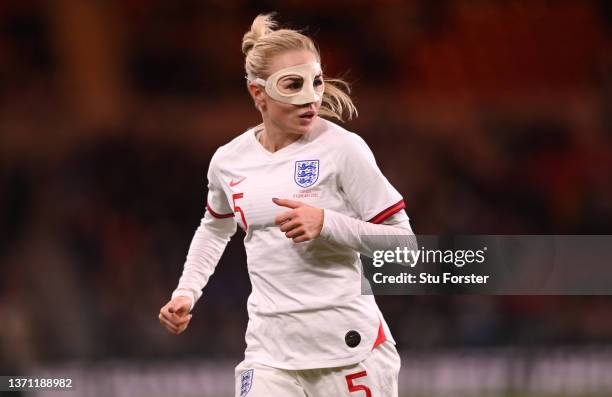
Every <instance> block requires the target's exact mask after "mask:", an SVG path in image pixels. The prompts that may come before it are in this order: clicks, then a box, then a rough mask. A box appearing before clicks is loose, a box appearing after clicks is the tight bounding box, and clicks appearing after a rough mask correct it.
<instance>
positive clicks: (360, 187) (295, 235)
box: [273, 134, 416, 256]
mask: <svg viewBox="0 0 612 397" xmlns="http://www.w3.org/2000/svg"><path fill="white" fill-rule="evenodd" d="M343 149H344V150H343V151H342V152H340V153H339V156H338V164H337V170H338V172H337V174H338V185H339V188H340V189H341V190H342V191H343V192H344V195H345V197H346V199H347V201H348V202H349V204H350V205H351V207H352V208H353V209H354V211H355V212H356V213H357V214H358V216H359V217H360V218H361V219H356V218H352V217H350V216H347V215H344V214H341V213H339V212H336V211H332V210H329V209H325V210H323V209H321V208H316V207H312V206H310V205H307V204H304V203H302V202H299V201H294V200H279V199H274V200H273V201H274V202H275V203H276V204H277V205H281V206H285V207H287V208H289V209H290V211H286V212H283V213H281V214H279V215H278V216H277V217H276V219H275V222H276V224H277V225H279V226H280V229H281V231H282V232H284V233H285V235H286V236H287V237H288V238H291V239H293V241H294V242H296V243H298V242H303V241H309V240H312V239H314V238H317V237H319V236H321V237H322V238H325V239H327V240H330V241H333V242H335V243H337V244H340V245H343V246H346V247H350V248H353V249H355V250H356V251H358V252H360V253H362V254H364V255H366V256H372V253H373V252H374V251H376V250H381V249H391V248H394V247H404V246H408V247H409V248H416V238H415V237H414V232H413V231H412V228H411V226H410V221H409V218H408V215H407V214H406V212H405V210H404V207H405V204H404V201H403V199H402V196H401V195H400V194H399V193H398V192H397V190H395V188H393V186H392V185H391V184H390V183H389V181H388V180H387V179H386V178H385V176H384V175H383V174H382V172H381V171H380V169H379V168H378V166H377V165H376V161H375V159H374V155H373V154H372V152H371V151H370V149H369V148H368V146H367V144H366V143H365V142H364V141H363V140H362V139H361V138H360V137H358V136H357V135H354V134H353V135H351V136H350V139H349V140H348V142H347V144H346V145H344V146H343ZM373 236H375V237H373Z"/></svg>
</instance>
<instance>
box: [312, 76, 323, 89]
mask: <svg viewBox="0 0 612 397" xmlns="http://www.w3.org/2000/svg"><path fill="white" fill-rule="evenodd" d="M312 84H313V85H314V86H315V87H318V86H320V85H321V84H323V80H322V79H321V78H320V77H318V78H316V79H315V80H314V81H313V83H312Z"/></svg>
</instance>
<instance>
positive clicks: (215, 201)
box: [206, 154, 234, 218]
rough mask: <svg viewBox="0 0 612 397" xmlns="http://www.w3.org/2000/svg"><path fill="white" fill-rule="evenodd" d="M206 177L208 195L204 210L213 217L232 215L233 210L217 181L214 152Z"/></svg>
mask: <svg viewBox="0 0 612 397" xmlns="http://www.w3.org/2000/svg"><path fill="white" fill-rule="evenodd" d="M207 179H208V195H207V198H206V210H207V211H208V212H209V213H210V214H211V215H212V216H214V217H215V218H231V217H233V216H234V211H233V209H232V207H231V206H230V204H229V202H228V200H227V195H226V194H225V192H224V191H223V188H222V186H221V184H220V183H219V171H218V166H217V158H216V154H215V156H213V158H212V159H211V160H210V165H209V166H208V173H207Z"/></svg>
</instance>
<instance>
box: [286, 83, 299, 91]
mask: <svg viewBox="0 0 612 397" xmlns="http://www.w3.org/2000/svg"><path fill="white" fill-rule="evenodd" d="M287 88H289V89H290V90H298V89H300V88H302V83H301V82H295V83H291V84H289V85H288V86H287Z"/></svg>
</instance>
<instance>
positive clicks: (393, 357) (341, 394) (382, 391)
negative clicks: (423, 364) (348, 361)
mask: <svg viewBox="0 0 612 397" xmlns="http://www.w3.org/2000/svg"><path fill="white" fill-rule="evenodd" d="M399 370H400V358H399V355H398V353H397V350H396V349H395V345H393V343H391V342H389V341H387V342H385V343H383V344H381V345H380V346H378V347H377V348H376V349H374V350H373V351H372V352H371V353H370V354H369V355H368V357H367V358H366V359H365V360H363V361H362V362H360V363H359V364H356V365H351V366H346V367H338V368H325V369H317V370H306V371H299V379H300V383H302V384H303V385H304V388H305V389H306V393H307V395H308V396H309V397H332V396H333V397H397V395H398V390H397V381H398V376H399Z"/></svg>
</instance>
